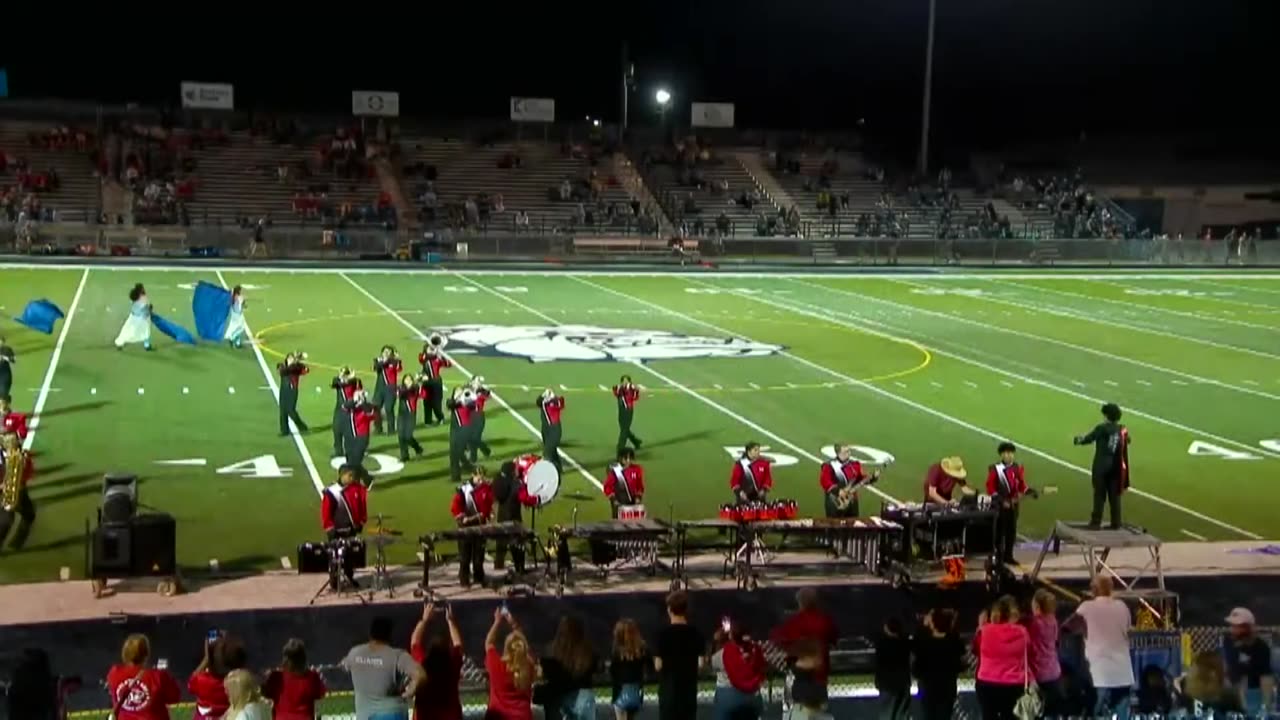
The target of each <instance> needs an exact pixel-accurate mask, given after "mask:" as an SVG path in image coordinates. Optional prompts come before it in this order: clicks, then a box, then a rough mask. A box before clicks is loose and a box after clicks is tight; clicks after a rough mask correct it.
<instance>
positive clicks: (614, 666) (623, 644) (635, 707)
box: [609, 618, 652, 720]
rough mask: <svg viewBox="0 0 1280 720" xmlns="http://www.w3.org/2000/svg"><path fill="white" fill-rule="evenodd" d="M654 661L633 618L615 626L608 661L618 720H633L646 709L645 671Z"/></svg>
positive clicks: (620, 621) (614, 706) (613, 701)
mask: <svg viewBox="0 0 1280 720" xmlns="http://www.w3.org/2000/svg"><path fill="white" fill-rule="evenodd" d="M651 662H652V660H650V658H649V651H648V649H647V648H646V647H645V644H644V638H643V637H641V635H640V626H639V625H637V624H636V621H635V620H632V619H631V618H623V619H621V620H619V621H618V622H617V624H616V625H614V626H613V655H612V657H610V658H609V681H610V684H611V685H612V686H613V697H612V699H611V702H612V703H613V713H614V716H615V717H616V718H617V720H632V718H634V717H635V716H636V715H637V714H638V713H639V712H640V709H641V708H642V707H644V669H645V668H646V667H648V666H649V664H650V663H651Z"/></svg>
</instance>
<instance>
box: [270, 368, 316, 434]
mask: <svg viewBox="0 0 1280 720" xmlns="http://www.w3.org/2000/svg"><path fill="white" fill-rule="evenodd" d="M276 371H277V372H279V373H280V434H281V435H288V434H289V421H290V420H292V421H293V424H294V427H296V428H298V432H306V431H307V430H308V428H307V424H306V423H304V422H302V418H300V417H298V385H299V383H300V382H301V380H302V376H303V375H306V374H307V373H309V372H311V370H310V368H308V367H307V366H306V364H305V363H301V362H296V361H295V362H291V363H278V364H277V365H276Z"/></svg>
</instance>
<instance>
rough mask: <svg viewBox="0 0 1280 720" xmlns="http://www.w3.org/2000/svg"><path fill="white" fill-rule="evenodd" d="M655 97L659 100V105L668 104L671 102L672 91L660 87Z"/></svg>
mask: <svg viewBox="0 0 1280 720" xmlns="http://www.w3.org/2000/svg"><path fill="white" fill-rule="evenodd" d="M653 98H654V99H655V100H657V101H658V104H659V105H666V104H667V103H669V102H671V93H669V92H667V89H666V88H658V92H656V93H654V95H653Z"/></svg>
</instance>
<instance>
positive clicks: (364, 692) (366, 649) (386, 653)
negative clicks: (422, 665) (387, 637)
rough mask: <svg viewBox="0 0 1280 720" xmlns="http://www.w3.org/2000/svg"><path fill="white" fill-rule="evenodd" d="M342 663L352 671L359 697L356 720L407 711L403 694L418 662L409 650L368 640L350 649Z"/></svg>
mask: <svg viewBox="0 0 1280 720" xmlns="http://www.w3.org/2000/svg"><path fill="white" fill-rule="evenodd" d="M342 666H343V667H344V668H346V669H347V671H348V672H350V673H351V685H352V687H353V688H354V689H355V696H356V720H369V716H371V715H376V714H378V713H391V712H396V711H407V710H408V707H409V706H408V704H407V703H406V702H405V701H404V699H403V698H401V697H400V693H402V692H404V688H405V685H406V684H407V683H408V682H409V678H411V677H413V676H414V674H415V673H416V672H417V667H418V664H417V663H416V662H414V661H413V658H412V657H411V656H410V655H409V653H407V652H405V651H403V650H397V649H396V648H393V647H389V646H386V645H370V644H368V643H365V644H363V645H357V646H355V647H353V648H351V652H348V653H347V656H346V657H345V658H343V659H342Z"/></svg>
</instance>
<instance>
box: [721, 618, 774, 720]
mask: <svg viewBox="0 0 1280 720" xmlns="http://www.w3.org/2000/svg"><path fill="white" fill-rule="evenodd" d="M720 631H721V634H722V636H723V637H724V646H723V647H722V648H720V650H718V651H717V652H716V653H715V655H712V656H711V666H712V667H713V668H715V670H716V673H717V674H720V673H723V674H724V676H725V678H727V679H728V685H724V686H722V685H720V684H719V683H718V682H717V687H716V694H715V699H714V701H713V707H714V715H715V717H717V718H733V719H734V720H746V719H747V718H759V717H760V715H761V714H762V713H763V712H764V700H763V699H762V698H761V697H760V688H761V687H762V686H763V685H764V680H765V672H766V670H767V669H768V665H767V663H766V662H765V659H764V650H762V649H761V648H760V646H759V645H757V644H756V642H755V641H754V640H752V639H751V636H750V635H747V634H746V633H745V632H743V630H742V628H741V627H740V626H738V625H737V624H735V623H733V622H732V621H731V620H730V619H729V618H725V619H724V620H722V621H721V625H720Z"/></svg>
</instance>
